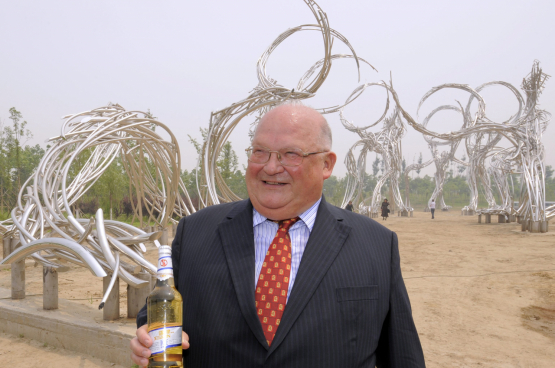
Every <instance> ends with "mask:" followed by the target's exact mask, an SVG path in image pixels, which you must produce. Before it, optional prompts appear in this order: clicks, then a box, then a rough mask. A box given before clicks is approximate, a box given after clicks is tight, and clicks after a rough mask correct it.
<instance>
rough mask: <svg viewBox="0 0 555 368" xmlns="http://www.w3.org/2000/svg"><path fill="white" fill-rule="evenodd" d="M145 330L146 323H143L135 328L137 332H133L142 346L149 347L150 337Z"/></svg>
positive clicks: (150, 343)
mask: <svg viewBox="0 0 555 368" xmlns="http://www.w3.org/2000/svg"><path fill="white" fill-rule="evenodd" d="M147 331H148V329H147V325H143V326H141V327H139V328H138V329H137V332H136V333H135V334H136V335H137V339H139V342H140V343H141V344H142V345H143V346H145V347H147V348H149V347H150V346H151V345H152V339H151V338H150V336H149V335H148V332H147Z"/></svg>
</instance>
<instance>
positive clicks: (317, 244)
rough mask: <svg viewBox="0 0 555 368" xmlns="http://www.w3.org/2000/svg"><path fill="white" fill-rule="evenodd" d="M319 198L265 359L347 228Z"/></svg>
mask: <svg viewBox="0 0 555 368" xmlns="http://www.w3.org/2000/svg"><path fill="white" fill-rule="evenodd" d="M329 206H330V205H328V204H327V203H326V201H325V199H324V198H323V197H322V202H321V203H320V206H319V208H318V214H317V215H316V222H315V223H314V227H313V228H312V232H311V233H310V237H309V239H308V243H307V245H306V248H305V251H304V253H303V257H302V259H301V264H300V266H299V271H298V272H297V277H296V279H295V284H294V285H293V289H292V290H291V295H290V297H289V301H288V302H287V305H286V307H285V311H284V312H283V317H282V319H281V322H280V325H279V328H278V330H277V332H276V336H275V337H274V340H273V341H272V345H271V347H270V349H269V351H268V354H267V357H268V356H269V355H270V354H271V353H272V352H273V351H274V350H276V349H277V347H278V346H279V345H280V344H281V342H282V341H283V339H284V338H285V336H286V335H287V333H288V332H289V330H290V329H291V327H292V326H293V324H294V323H295V321H296V320H297V318H298V317H299V315H300V314H301V313H302V311H303V310H304V308H305V307H306V305H307V303H308V302H309V301H310V298H311V297H312V295H313V294H314V292H315V291H316V288H317V287H318V285H319V284H320V282H321V281H322V278H323V277H324V276H325V274H326V273H327V271H328V269H329V267H330V266H331V265H332V263H333V261H334V260H335V258H336V257H337V255H338V254H339V251H340V250H341V247H342V246H343V244H344V243H345V240H346V239H347V236H348V235H349V232H350V230H351V228H350V227H349V226H346V225H344V224H343V223H342V222H341V220H342V219H338V218H336V217H335V216H333V215H332V214H331V213H330V211H329V208H328V207H329Z"/></svg>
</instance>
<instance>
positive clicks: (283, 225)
mask: <svg viewBox="0 0 555 368" xmlns="http://www.w3.org/2000/svg"><path fill="white" fill-rule="evenodd" d="M300 219H301V218H300V217H299V216H297V217H295V218H292V219H289V220H281V221H279V222H278V225H279V230H283V231H289V228H291V226H293V225H294V224H295V222H297V221H299V220H300Z"/></svg>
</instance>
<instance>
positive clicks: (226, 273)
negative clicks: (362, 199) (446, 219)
mask: <svg viewBox="0 0 555 368" xmlns="http://www.w3.org/2000/svg"><path fill="white" fill-rule="evenodd" d="M172 251H173V255H172V257H173V265H174V275H175V281H176V285H177V288H178V290H179V291H180V292H181V294H182V295H183V300H184V302H183V330H184V331H186V332H187V333H188V334H189V338H190V343H191V347H190V348H189V349H188V350H186V351H184V352H183V353H184V355H183V356H184V363H185V367H186V368H197V367H199V368H231V367H237V368H254V367H275V368H278V367H280V368H284V367H287V368H310V367H314V368H327V367H329V368H349V367H374V366H378V367H396V368H408V367H424V356H423V353H422V348H421V345H420V341H419V338H418V334H417V332H416V328H415V326H414V322H413V319H412V315H411V308H410V302H409V298H408V295H407V292H406V289H405V285H404V282H403V279H402V276H401V269H400V266H399V250H398V246H397V236H396V235H395V233H393V232H391V231H390V230H388V229H387V228H385V227H383V226H381V225H379V224H378V223H376V222H375V221H373V220H371V219H369V218H366V217H364V216H361V215H358V214H355V213H352V212H348V211H345V210H343V209H340V208H337V207H334V206H332V205H330V204H328V203H326V201H325V200H322V202H321V204H320V207H319V208H318V215H317V217H316V223H315V224H314V228H313V230H312V232H311V235H310V238H309V240H308V243H307V246H306V250H305V252H304V254H303V258H302V261H301V264H300V267H299V271H298V274H297V278H296V280H295V284H294V285H293V289H292V291H291V295H290V297H289V301H288V303H287V306H286V308H285V312H284V314H283V317H282V320H281V324H280V326H279V328H278V330H277V332H276V336H275V338H274V341H273V343H272V345H271V347H268V345H267V343H266V339H265V338H264V334H263V332H262V327H261V325H260V322H259V320H258V316H257V314H256V310H255V305H254V289H255V287H254V281H255V280H254V278H255V276H254V272H255V270H254V264H255V262H254V234H253V226H252V204H251V203H250V201H248V200H245V201H241V202H235V203H228V204H222V205H217V206H212V207H208V208H206V209H203V210H202V211H199V212H197V213H195V214H193V215H191V216H188V217H186V218H183V219H182V220H181V222H180V223H179V226H178V228H177V235H176V237H175V239H174V242H173V245H172ZM145 323H146V310H145V308H143V310H142V311H141V312H140V313H139V316H138V317H137V324H138V326H142V325H143V324H145Z"/></svg>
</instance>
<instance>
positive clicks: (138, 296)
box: [127, 272, 156, 318]
mask: <svg viewBox="0 0 555 368" xmlns="http://www.w3.org/2000/svg"><path fill="white" fill-rule="evenodd" d="M135 276H136V277H138V278H140V279H141V280H147V281H149V285H148V286H145V287H142V288H140V289H137V288H134V287H132V286H130V285H127V317H129V318H135V317H137V314H139V311H140V310H141V308H142V307H143V306H144V305H145V303H146V298H147V297H148V295H149V294H150V292H151V291H152V289H154V285H155V284H156V279H155V278H154V277H152V276H151V275H150V274H149V273H146V272H141V273H139V274H137V275H135Z"/></svg>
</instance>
